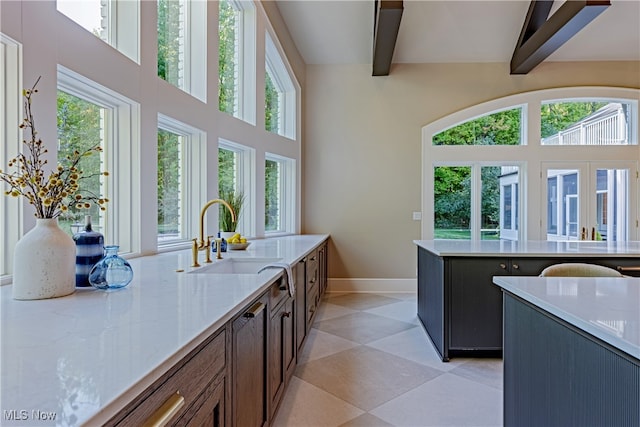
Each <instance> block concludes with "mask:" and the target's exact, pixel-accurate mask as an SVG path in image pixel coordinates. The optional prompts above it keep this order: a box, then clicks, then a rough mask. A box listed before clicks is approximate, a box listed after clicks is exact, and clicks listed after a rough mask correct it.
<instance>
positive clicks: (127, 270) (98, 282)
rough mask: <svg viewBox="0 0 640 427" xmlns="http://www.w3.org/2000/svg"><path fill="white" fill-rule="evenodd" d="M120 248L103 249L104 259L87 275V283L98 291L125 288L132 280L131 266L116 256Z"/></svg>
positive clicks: (107, 247)
mask: <svg viewBox="0 0 640 427" xmlns="http://www.w3.org/2000/svg"><path fill="white" fill-rule="evenodd" d="M119 248H120V246H116V245H112V246H105V247H104V258H102V259H101V260H100V261H98V262H97V263H96V265H94V266H93V268H92V269H91V272H90V273H89V283H91V286H93V287H94V288H98V289H117V288H124V287H125V286H127V285H128V284H129V283H130V282H131V279H133V269H132V268H131V265H129V263H128V262H127V260H125V259H124V258H122V257H121V256H119V255H118V249H119Z"/></svg>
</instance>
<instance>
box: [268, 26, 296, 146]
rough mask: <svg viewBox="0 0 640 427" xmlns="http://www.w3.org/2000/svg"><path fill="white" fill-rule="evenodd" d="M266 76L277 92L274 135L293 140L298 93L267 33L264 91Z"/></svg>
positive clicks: (271, 38) (290, 75)
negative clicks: (276, 118) (276, 126)
mask: <svg viewBox="0 0 640 427" xmlns="http://www.w3.org/2000/svg"><path fill="white" fill-rule="evenodd" d="M276 40H277V39H276ZM267 74H269V77H270V78H271V81H272V82H273V85H274V86H275V88H276V90H277V91H278V130H277V132H276V133H277V134H278V135H280V136H284V137H285V138H289V139H295V138H296V129H297V123H296V117H297V110H296V104H297V93H298V91H297V89H296V85H295V84H294V79H293V78H292V73H291V72H290V71H289V69H288V68H287V66H286V65H285V63H284V61H283V60H282V54H281V53H280V49H279V48H278V47H277V46H276V44H275V42H274V39H273V37H272V36H271V34H270V33H269V31H266V32H265V84H264V89H265V90H266V75H267ZM265 116H266V111H265ZM265 129H266V126H265ZM267 130H268V129H267Z"/></svg>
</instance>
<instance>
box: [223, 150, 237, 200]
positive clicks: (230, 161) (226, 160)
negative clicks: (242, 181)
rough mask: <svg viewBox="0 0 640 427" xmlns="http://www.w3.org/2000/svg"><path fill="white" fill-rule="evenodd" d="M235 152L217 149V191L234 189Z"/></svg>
mask: <svg viewBox="0 0 640 427" xmlns="http://www.w3.org/2000/svg"><path fill="white" fill-rule="evenodd" d="M236 162H237V154H236V152H235V151H233V150H227V149H224V148H220V149H218V193H220V194H222V193H229V192H231V191H235V190H236V181H237V178H236V173H237V167H236Z"/></svg>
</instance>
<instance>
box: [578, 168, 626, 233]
mask: <svg viewBox="0 0 640 427" xmlns="http://www.w3.org/2000/svg"><path fill="white" fill-rule="evenodd" d="M595 174H596V188H595V189H594V190H595V192H596V206H595V209H596V211H595V212H594V213H593V218H594V219H593V221H592V226H591V229H590V230H589V233H590V234H589V236H587V238H588V239H592V240H609V241H625V240H627V238H628V237H627V235H628V230H627V224H628V217H629V215H628V198H629V170H628V169H596V170H595Z"/></svg>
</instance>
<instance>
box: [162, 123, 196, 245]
mask: <svg viewBox="0 0 640 427" xmlns="http://www.w3.org/2000/svg"><path fill="white" fill-rule="evenodd" d="M158 128H159V129H162V130H165V131H168V132H171V133H174V134H176V135H180V136H181V137H182V138H183V143H182V144H181V147H180V151H181V153H180V154H181V156H180V207H179V209H180V235H181V236H182V237H179V238H176V239H171V240H164V241H158V249H159V250H167V249H177V248H179V247H187V246H189V245H190V244H191V239H193V238H194V237H195V236H197V235H198V230H199V223H198V216H197V215H194V212H200V209H201V207H202V203H203V202H202V201H203V200H206V197H207V186H206V183H204V182H203V180H202V177H203V176H206V170H207V169H206V168H207V165H206V132H204V131H202V130H200V129H196V128H194V127H192V126H189V125H187V124H185V123H182V122H180V121H178V120H175V119H173V118H171V117H169V116H165V115H163V114H158ZM155 218H156V222H157V215H156V217H155ZM157 229H158V224H157V223H156V230H157Z"/></svg>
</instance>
